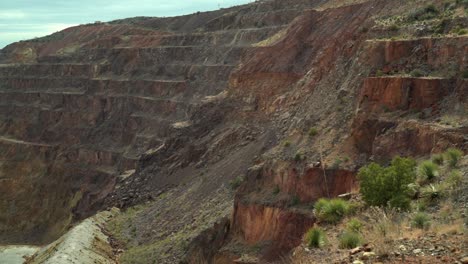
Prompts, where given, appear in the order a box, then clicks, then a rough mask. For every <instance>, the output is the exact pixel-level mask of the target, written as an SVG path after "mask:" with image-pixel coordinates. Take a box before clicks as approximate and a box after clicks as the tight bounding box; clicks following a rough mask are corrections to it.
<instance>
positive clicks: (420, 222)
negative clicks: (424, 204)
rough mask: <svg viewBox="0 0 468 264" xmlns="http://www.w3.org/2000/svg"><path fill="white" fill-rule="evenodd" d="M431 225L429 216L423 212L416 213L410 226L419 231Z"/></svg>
mask: <svg viewBox="0 0 468 264" xmlns="http://www.w3.org/2000/svg"><path fill="white" fill-rule="evenodd" d="M430 225H431V220H430V218H429V215H427V214H426V213H424V212H418V213H416V214H415V215H414V217H413V219H412V221H411V226H413V227H415V228H419V229H425V230H427V229H429V227H430Z"/></svg>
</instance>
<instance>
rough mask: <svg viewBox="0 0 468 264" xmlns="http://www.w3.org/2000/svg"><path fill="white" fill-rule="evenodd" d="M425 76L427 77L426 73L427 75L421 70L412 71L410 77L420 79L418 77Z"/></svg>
mask: <svg viewBox="0 0 468 264" xmlns="http://www.w3.org/2000/svg"><path fill="white" fill-rule="evenodd" d="M425 75H426V73H425V72H424V71H422V70H420V69H414V70H412V71H411V72H410V76H411V77H416V78H418V77H423V76H425Z"/></svg>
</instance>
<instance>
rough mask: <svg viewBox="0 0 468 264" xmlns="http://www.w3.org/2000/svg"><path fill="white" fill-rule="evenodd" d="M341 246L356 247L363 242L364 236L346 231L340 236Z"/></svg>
mask: <svg viewBox="0 0 468 264" xmlns="http://www.w3.org/2000/svg"><path fill="white" fill-rule="evenodd" d="M339 240H340V244H339V246H340V248H355V247H357V246H360V245H361V244H362V237H361V235H359V234H358V233H355V232H350V231H345V232H344V233H343V234H342V235H341V236H340V237H339Z"/></svg>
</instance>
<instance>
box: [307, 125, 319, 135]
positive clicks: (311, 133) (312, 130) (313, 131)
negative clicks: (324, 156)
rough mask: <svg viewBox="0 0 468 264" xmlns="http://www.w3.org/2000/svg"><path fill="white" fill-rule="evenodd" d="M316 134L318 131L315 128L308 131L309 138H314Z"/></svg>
mask: <svg viewBox="0 0 468 264" xmlns="http://www.w3.org/2000/svg"><path fill="white" fill-rule="evenodd" d="M317 134H318V130H317V129H316V128H315V127H312V128H311V129H309V136H310V137H314V136H316V135H317Z"/></svg>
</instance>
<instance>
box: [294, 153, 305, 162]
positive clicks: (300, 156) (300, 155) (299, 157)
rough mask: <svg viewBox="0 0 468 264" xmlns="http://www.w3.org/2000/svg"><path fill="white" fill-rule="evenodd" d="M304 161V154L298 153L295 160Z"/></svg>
mask: <svg viewBox="0 0 468 264" xmlns="http://www.w3.org/2000/svg"><path fill="white" fill-rule="evenodd" d="M303 159H304V154H302V152H300V151H298V152H296V155H294V160H295V161H297V162H299V161H301V160H303Z"/></svg>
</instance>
